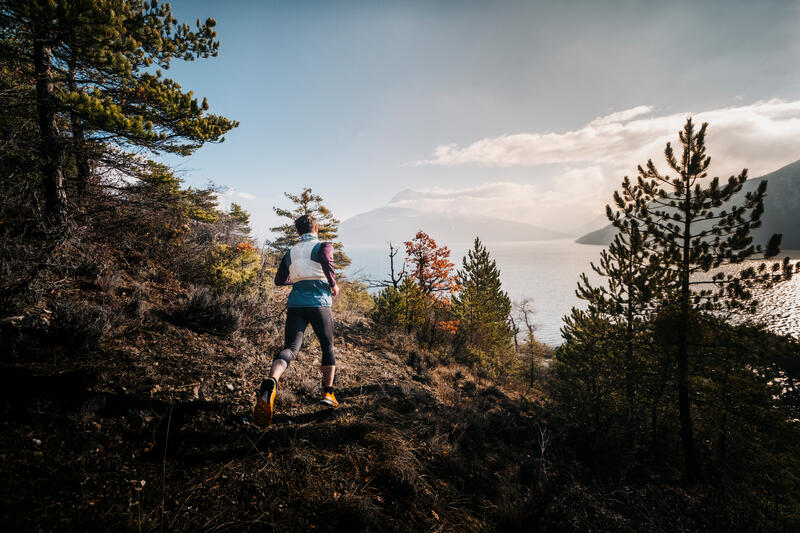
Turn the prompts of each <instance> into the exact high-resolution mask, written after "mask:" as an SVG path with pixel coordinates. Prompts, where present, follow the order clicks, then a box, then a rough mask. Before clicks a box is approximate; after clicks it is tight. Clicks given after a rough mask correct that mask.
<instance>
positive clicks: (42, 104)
mask: <svg viewBox="0 0 800 533" xmlns="http://www.w3.org/2000/svg"><path fill="white" fill-rule="evenodd" d="M33 63H34V69H35V72H36V109H37V112H38V115H39V130H40V134H41V149H40V155H41V157H42V162H43V164H42V170H43V171H44V176H43V181H42V186H43V189H44V201H45V214H46V216H47V218H48V220H49V221H50V222H51V223H53V224H56V225H60V224H61V223H63V222H64V220H65V218H66V200H67V196H66V192H65V191H64V175H63V173H62V170H61V165H62V162H63V158H64V150H63V147H62V146H61V142H60V139H59V134H58V126H57V124H56V99H55V94H54V92H53V80H52V77H51V67H50V46H49V45H48V43H47V42H46V40H45V38H44V37H43V36H41V35H37V36H36V37H35V38H34V40H33Z"/></svg>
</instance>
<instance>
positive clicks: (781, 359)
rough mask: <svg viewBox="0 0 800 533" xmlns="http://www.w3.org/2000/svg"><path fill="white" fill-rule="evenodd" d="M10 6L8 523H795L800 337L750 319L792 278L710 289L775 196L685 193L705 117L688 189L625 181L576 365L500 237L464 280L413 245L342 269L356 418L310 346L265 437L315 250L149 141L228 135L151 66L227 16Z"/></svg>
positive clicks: (3, 187)
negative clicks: (256, 411) (373, 268)
mask: <svg viewBox="0 0 800 533" xmlns="http://www.w3.org/2000/svg"><path fill="white" fill-rule="evenodd" d="M0 22H2V28H1V29H2V34H1V35H0V45H2V49H1V50H2V54H3V55H2V59H3V63H2V65H0V84H1V85H0V106H2V111H3V112H2V113H1V114H0V133H1V134H2V137H1V138H2V141H1V143H0V253H1V254H2V255H0V274H1V275H0V291H2V300H1V301H0V346H2V353H1V354H0V357H1V358H2V359H1V360H0V381H1V382H2V383H0V423H2V432H0V476H2V479H3V483H2V485H0V525H2V527H3V529H4V530H6V531H16V530H35V531H39V530H41V531H51V530H78V531H87V530H88V531H119V530H121V531H153V530H160V531H165V530H193V531H194V530H204V531H224V530H227V531H241V530H251V531H263V530H266V531H269V530H278V529H280V530H288V531H313V530H319V531H408V530H415V531H416V530H426V531H427V530H431V531H453V530H465V531H530V530H541V531H564V530H581V531H608V530H629V531H697V530H701V531H702V530H705V531H736V530H739V531H741V530H750V531H776V530H777V531H780V530H785V531H796V530H797V529H798V527H800V512H799V511H798V509H800V478H798V472H800V464H799V462H800V459H799V458H800V431H798V427H797V420H798V419H800V413H799V412H798V411H799V410H800V396H798V392H797V380H798V378H799V377H800V366H799V365H798V361H800V355H799V354H800V349H799V348H798V344H797V342H796V341H794V340H792V339H788V338H781V337H777V336H774V335H771V334H769V333H767V332H766V331H765V329H764V328H763V327H761V326H760V325H758V324H753V323H751V322H749V321H748V316H749V315H748V312H749V311H750V310H751V308H752V305H753V304H754V302H755V301H756V299H754V298H753V294H754V293H755V291H758V290H768V288H769V286H770V285H772V284H774V283H779V282H781V281H782V280H784V279H786V278H788V277H789V276H790V275H791V268H790V265H789V264H788V263H783V264H779V265H778V266H777V267H776V268H775V269H765V270H761V269H759V268H758V267H755V268H753V269H744V270H741V272H740V274H738V275H737V276H735V277H725V276H723V277H713V278H712V276H714V270H713V269H714V268H715V267H718V266H720V265H722V264H724V263H726V262H727V263H740V262H743V261H745V260H747V259H748V258H749V257H751V256H752V255H753V254H754V253H756V252H757V251H759V250H757V248H756V247H755V246H754V245H753V244H752V242H751V240H750V239H749V230H750V229H751V228H752V227H754V225H757V223H758V220H759V217H760V214H761V205H762V202H761V199H762V198H763V194H765V191H764V190H759V191H757V192H756V193H754V195H752V196H751V197H749V198H748V200H747V205H744V206H739V207H735V206H734V207H731V206H728V205H726V203H725V202H726V200H727V199H728V198H730V196H731V195H732V194H733V193H735V192H736V190H738V188H739V187H740V186H741V183H743V182H744V180H745V179H746V173H743V175H742V176H739V177H736V178H733V179H732V180H731V181H730V182H729V183H728V185H720V184H719V182H715V181H712V182H711V185H709V186H708V187H706V188H705V189H700V188H697V189H696V188H694V186H695V182H696V181H697V180H701V179H705V175H704V173H705V169H706V168H707V164H706V163H705V161H706V160H705V159H704V151H703V150H704V148H703V139H702V137H703V135H704V132H705V127H703V128H702V129H701V130H700V131H699V132H697V131H694V130H692V129H691V124H687V128H686V129H685V130H684V132H683V136H684V138H685V139H686V140H685V142H684V143H683V144H684V145H685V147H686V148H687V150H688V155H685V156H684V158H683V160H682V162H681V161H678V160H677V159H676V158H675V157H672V158H671V159H670V154H671V152H670V151H668V153H667V155H668V161H669V163H670V165H671V166H672V168H673V170H674V171H675V172H676V173H677V175H679V176H681V179H678V180H677V181H675V182H671V181H670V180H669V179H666V180H661V182H660V183H662V185H661V186H664V187H666V185H664V184H669V183H673V184H674V187H675V189H674V190H673V191H672V192H664V193H663V194H662V192H661V189H659V187H660V185H658V183H659V180H660V179H661V177H660V175H659V174H658V172H657V171H656V170H655V167H654V166H652V165H650V166H648V167H647V169H642V170H641V173H642V180H641V181H640V182H638V185H637V184H634V183H632V182H630V181H629V180H627V179H626V181H625V182H624V184H623V193H622V194H621V195H620V196H619V197H618V198H617V206H618V208H619V210H618V213H613V212H610V216H611V218H612V219H613V220H614V221H615V222H616V223H617V224H618V228H619V229H620V237H619V238H618V240H617V241H616V242H615V244H614V245H613V246H612V247H610V248H609V250H608V252H607V254H606V255H605V256H604V258H603V261H602V262H601V264H599V265H598V267H597V269H598V271H599V272H600V274H601V275H602V276H604V278H605V280H606V281H607V285H605V286H603V287H602V288H598V287H592V286H590V285H589V284H588V283H587V282H586V280H584V282H583V283H582V285H581V288H580V289H579V292H580V294H581V296H582V297H583V298H584V299H586V300H587V303H588V310H586V311H575V312H574V313H573V315H572V316H571V317H569V318H568V319H567V320H566V322H565V327H564V336H565V340H566V343H565V344H564V345H563V346H562V347H560V348H559V349H558V350H556V351H555V354H554V353H553V350H552V349H551V348H548V347H546V346H543V345H541V344H540V343H538V342H537V341H536V338H535V331H534V328H533V327H532V324H533V321H532V318H531V312H532V303H531V302H530V301H522V302H516V303H512V302H511V301H510V300H509V299H508V296H507V295H506V293H505V292H504V291H503V290H502V287H501V285H500V277H499V272H498V270H497V267H496V265H495V263H494V261H492V260H491V258H490V256H489V253H488V251H487V249H486V248H485V247H484V246H483V244H482V243H481V242H480V240H479V239H476V241H475V245H474V247H473V249H472V250H471V251H470V253H469V254H468V256H467V257H466V258H464V260H463V262H462V264H461V265H460V267H458V268H456V267H455V265H454V264H452V263H451V262H450V260H449V251H448V250H447V248H446V247H444V246H440V245H439V244H437V243H436V242H435V241H434V240H433V239H432V238H431V237H430V236H429V235H427V234H426V233H424V232H422V231H421V232H420V233H418V234H417V235H416V236H413V238H411V237H412V236H409V237H410V238H411V240H409V241H408V242H406V243H405V252H406V256H407V260H406V261H405V262H404V263H401V262H399V261H398V263H397V264H395V263H394V262H390V265H389V266H390V268H389V270H390V272H389V276H388V277H387V279H385V280H380V281H373V282H372V283H373V284H375V285H378V286H380V287H381V291H380V292H378V293H376V295H375V296H374V298H373V297H371V296H370V295H369V294H368V293H367V291H366V285H364V284H362V283H360V282H358V281H355V280H345V281H343V282H342V294H341V295H340V296H339V297H338V298H337V301H336V303H335V308H334V313H335V316H336V320H337V323H336V327H337V331H336V335H337V357H338V378H337V383H336V385H337V395H338V396H339V399H340V401H341V407H340V408H339V409H337V410H330V409H327V408H323V407H321V406H319V405H318V404H316V403H315V402H316V399H317V398H318V395H319V388H320V387H319V384H320V383H319V381H320V380H319V375H318V361H317V356H316V350H315V348H316V341H315V340H313V336H310V337H311V340H310V341H309V342H307V345H306V349H305V351H304V352H303V354H302V355H301V357H300V359H299V361H297V362H296V364H293V366H292V368H291V369H290V371H289V372H288V373H287V374H286V376H285V378H284V379H283V380H282V382H281V387H280V390H279V393H278V409H279V410H278V414H277V416H276V419H275V421H274V424H273V425H272V426H271V427H270V428H268V429H267V430H266V431H263V430H259V429H257V428H255V427H254V426H252V425H251V423H250V411H251V407H252V402H253V399H254V393H255V390H256V387H257V384H258V383H259V381H260V379H261V378H262V377H263V374H264V373H265V371H266V368H267V366H268V364H269V361H270V360H271V357H272V355H273V354H274V353H275V352H276V351H277V350H278V349H279V348H280V345H281V342H282V327H283V311H284V306H285V297H286V293H285V292H284V291H283V290H281V289H277V288H275V287H273V285H272V282H271V279H272V277H273V275H274V272H275V265H276V261H277V260H278V259H279V257H280V253H281V252H282V251H283V250H285V249H286V247H288V246H290V245H291V244H292V243H293V239H295V238H296V236H294V234H293V233H292V229H291V226H280V227H277V228H274V229H275V231H276V232H277V233H278V234H279V238H278V239H276V240H275V241H273V242H271V243H269V246H268V247H267V248H266V249H263V250H262V249H260V248H258V247H257V246H256V245H255V243H254V241H253V239H252V237H251V235H250V229H249V227H248V219H249V216H248V214H247V213H246V212H244V211H243V210H242V209H241V208H240V207H239V206H237V205H236V204H233V205H231V206H230V207H229V208H222V207H221V206H219V205H218V204H217V200H216V195H215V191H214V190H213V189H202V190H197V189H191V188H185V187H183V185H182V183H181V181H180V180H179V179H178V178H177V177H176V176H175V175H174V174H173V173H172V171H171V170H170V169H169V168H167V167H165V166H163V165H160V164H158V163H156V162H155V161H153V160H150V159H148V157H147V154H150V153H153V152H158V151H169V152H174V153H178V154H188V153H191V152H192V151H193V150H196V149H198V148H199V147H200V146H201V145H202V144H203V143H205V142H218V141H220V140H221V139H222V135H223V134H225V133H226V132H227V131H229V130H230V129H232V128H234V127H235V126H236V123H235V122H233V121H230V120H228V119H226V118H224V117H219V116H215V115H210V114H208V112H207V110H208V104H207V103H206V102H205V101H198V100H197V99H195V98H194V97H193V96H192V95H191V94H189V93H184V92H183V89H181V88H180V87H179V86H178V85H177V84H175V83H174V82H172V81H171V80H169V79H168V78H165V77H163V75H162V74H161V73H160V72H159V73H154V72H153V71H152V69H151V68H150V67H160V68H163V69H165V70H166V69H167V68H168V66H169V63H170V61H171V60H178V59H195V58H198V59H200V58H205V57H209V56H214V55H215V54H216V50H217V47H218V46H219V43H218V42H216V41H215V38H216V34H215V33H214V31H213V29H212V28H213V27H214V23H213V20H210V19H209V20H208V21H206V22H205V23H199V22H198V24H197V28H196V29H190V28H189V27H188V26H183V25H181V24H179V23H178V22H177V21H175V20H174V19H173V18H172V15H171V12H170V10H169V7H168V6H166V5H162V4H158V3H157V2H146V3H144V2H136V1H125V2H123V1H113V0H108V1H101V0H92V1H87V2H58V1H56V2H31V1H26V2H15V1H5V0H4V1H0ZM101 34H102V35H103V38H102V39H100V38H98V35H101ZM684 138H682V141H683V140H684ZM686 183H689V184H690V185H691V187H688V186H686ZM689 191H691V193H689ZM695 191H696V193H695ZM681 195H683V202H681ZM287 199H288V200H289V201H290V202H291V205H290V206H289V208H284V207H279V208H277V209H276V211H277V213H278V214H279V215H281V216H284V217H286V219H287V221H289V220H290V219H292V218H293V217H294V216H296V215H297V214H301V213H303V212H313V213H314V214H315V215H317V218H318V219H319V220H320V221H321V223H322V224H321V234H322V235H323V236H324V238H326V239H331V240H335V239H336V226H337V224H338V221H337V220H336V219H335V217H334V216H333V215H332V213H331V212H330V211H329V210H328V209H327V207H325V206H324V205H323V204H322V198H320V197H319V196H317V195H315V194H313V192H312V191H311V190H308V189H306V190H303V191H302V192H301V193H300V194H298V195H293V194H289V195H287ZM659 202H660V203H661V204H666V205H665V206H662V207H663V209H662V208H661V207H659V206H660V205H661V204H660V203H659ZM681 206H683V207H681ZM659 209H661V210H662V211H664V212H662V213H660V214H659V213H658V212H657V211H658V210H659ZM682 209H683V211H682ZM712 209H713V210H716V213H711V210H712ZM723 209H724V210H725V213H724V214H723V213H720V210H723ZM687 213H690V216H689V217H688V218H686V214H687ZM704 217H705V218H706V219H707V220H706V221H704V222H702V223H701V224H700V225H699V226H692V225H691V224H692V221H696V220H698V219H702V218H704ZM689 219H691V220H689ZM704 224H705V225H704ZM431 231H433V229H431ZM706 232H707V233H706ZM681 239H682V240H681ZM778 244H779V239H775V240H773V241H772V242H770V243H768V244H767V245H766V246H765V249H764V250H763V251H765V252H766V255H768V256H773V255H775V254H776V253H777V248H778ZM395 251H396V250H395V249H394V247H392V248H390V257H391V258H392V259H394V254H395ZM347 261H348V259H347V257H346V255H345V254H344V251H343V249H342V248H341V246H340V245H338V243H337V262H338V263H339V266H340V267H341V266H343V265H345V264H346V263H347ZM709 272H710V273H709ZM701 274H708V277H707V278H698V277H697V276H698V275H701ZM704 279H705V281H704ZM708 280H710V281H713V286H712V285H697V284H696V282H698V283H705V282H706V281H708ZM706 287H709V288H711V289H713V290H709V291H707V289H706Z"/></svg>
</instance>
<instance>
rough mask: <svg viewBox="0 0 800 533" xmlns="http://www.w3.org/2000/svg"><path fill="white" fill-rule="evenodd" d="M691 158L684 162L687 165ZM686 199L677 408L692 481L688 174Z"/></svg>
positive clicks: (696, 470) (686, 468)
mask: <svg viewBox="0 0 800 533" xmlns="http://www.w3.org/2000/svg"><path fill="white" fill-rule="evenodd" d="M688 159H689V158H687V161H686V163H685V164H687V165H688ZM685 182H686V185H685V186H686V193H685V194H686V201H685V203H684V208H685V211H684V215H685V219H684V226H683V228H684V229H683V258H682V259H683V261H682V264H681V293H680V298H681V299H680V317H679V323H678V408H679V411H680V420H681V444H682V447H683V460H684V472H685V474H686V478H687V479H689V480H693V479H696V478H697V476H698V473H699V468H698V465H697V455H696V454H695V449H694V431H693V429H692V412H691V404H690V402H689V298H690V295H691V293H690V288H689V274H690V265H691V263H690V260H691V257H690V244H691V233H690V232H691V220H692V217H691V200H692V192H691V181H690V179H689V176H687V177H686V180H685Z"/></svg>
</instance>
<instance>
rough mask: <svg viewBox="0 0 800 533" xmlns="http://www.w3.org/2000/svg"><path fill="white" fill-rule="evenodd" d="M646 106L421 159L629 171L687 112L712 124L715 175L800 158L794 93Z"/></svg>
mask: <svg viewBox="0 0 800 533" xmlns="http://www.w3.org/2000/svg"><path fill="white" fill-rule="evenodd" d="M652 111H653V108H652V107H650V106H638V107H634V108H632V109H627V110H624V111H619V112H616V113H611V114H609V115H605V116H601V117H598V118H596V119H594V120H592V121H591V122H589V123H588V124H586V126H584V127H583V128H580V129H578V130H574V131H567V132H564V133H518V134H513V135H502V136H500V137H493V138H486V139H481V140H479V141H475V142H473V143H472V144H470V145H468V146H465V147H458V146H456V145H452V144H451V145H446V146H439V147H437V148H436V149H435V151H434V153H433V157H432V158H431V159H427V160H424V161H420V162H419V164H432V165H447V166H452V165H462V164H468V163H472V164H478V165H483V166H489V167H511V166H521V165H528V166H533V165H542V164H552V163H564V164H571V165H575V164H594V165H600V166H602V167H604V168H606V169H608V170H612V171H614V172H618V171H624V172H627V173H633V172H635V169H636V165H637V164H641V163H644V162H645V161H646V160H647V159H648V158H652V159H653V160H654V162H655V163H656V165H658V166H661V167H663V157H662V156H661V153H662V151H663V149H664V145H665V144H666V142H667V141H673V143H676V142H677V132H678V130H679V129H680V128H681V126H682V125H683V123H684V121H685V120H686V118H687V117H689V116H691V117H693V118H694V120H695V122H696V123H698V124H699V123H702V122H709V123H710V125H709V130H708V137H707V144H708V152H709V154H710V155H711V156H712V161H713V162H712V171H714V173H716V174H720V175H725V174H730V173H733V172H736V171H737V170H740V169H741V168H749V169H750V174H751V176H758V175H761V174H764V173H767V172H770V171H772V170H775V169H777V168H779V167H781V166H783V165H785V164H787V163H790V162H792V161H795V160H796V159H798V158H800V146H799V145H798V142H797V139H798V138H800V100H795V101H783V100H768V101H761V102H756V103H754V104H751V105H747V106H739V107H726V108H721V109H714V110H710V111H703V112H696V113H692V112H681V113H673V114H670V115H661V116H645V115H650V114H651V113H652Z"/></svg>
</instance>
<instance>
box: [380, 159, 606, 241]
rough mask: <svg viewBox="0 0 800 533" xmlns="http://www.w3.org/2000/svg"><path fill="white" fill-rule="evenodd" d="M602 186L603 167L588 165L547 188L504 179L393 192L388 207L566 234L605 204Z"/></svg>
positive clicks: (559, 178)
mask: <svg viewBox="0 0 800 533" xmlns="http://www.w3.org/2000/svg"><path fill="white" fill-rule="evenodd" d="M603 183H604V177H603V172H602V169H601V168H600V167H598V166H592V167H585V168H575V169H570V170H567V171H566V172H564V173H563V174H561V175H560V176H558V179H557V180H556V182H555V185H554V186H553V187H550V188H547V189H544V188H542V187H540V186H536V185H532V184H525V183H512V182H504V181H501V182H486V183H483V184H481V185H477V186H475V187H466V188H463V189H445V188H442V187H433V188H430V189H424V190H421V191H406V192H404V193H401V194H398V195H397V196H396V197H395V198H394V199H393V201H392V202H391V203H390V204H389V206H390V207H408V208H412V209H417V210H421V211H436V212H450V213H460V214H464V215H475V214H478V215H484V216H489V217H495V218H501V219H506V220H515V221H520V222H527V223H529V224H533V225H536V226H541V227H545V228H552V229H556V230H561V231H569V230H571V229H573V228H575V227H577V226H579V225H581V224H583V223H585V222H586V220H587V217H592V216H593V215H596V214H597V207H598V206H599V205H602V204H603V202H604V201H606V198H605V196H604V194H603V189H602V188H601V186H602V184H603Z"/></svg>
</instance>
